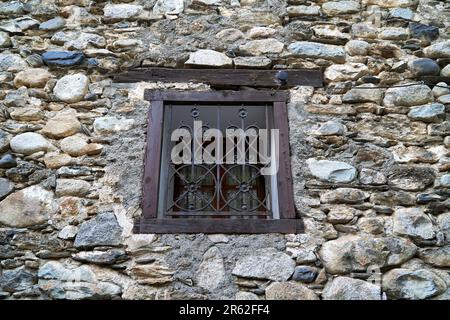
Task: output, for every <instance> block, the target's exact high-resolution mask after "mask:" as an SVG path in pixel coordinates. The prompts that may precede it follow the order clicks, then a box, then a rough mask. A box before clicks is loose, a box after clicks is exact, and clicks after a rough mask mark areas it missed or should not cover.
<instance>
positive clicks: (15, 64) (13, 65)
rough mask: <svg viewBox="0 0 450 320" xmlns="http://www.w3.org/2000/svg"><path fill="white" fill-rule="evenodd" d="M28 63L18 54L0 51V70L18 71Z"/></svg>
mask: <svg viewBox="0 0 450 320" xmlns="http://www.w3.org/2000/svg"><path fill="white" fill-rule="evenodd" d="M27 67H28V64H27V63H26V62H25V60H23V59H22V57H21V56H19V55H18V54H8V53H0V71H9V72H18V71H22V70H23V69H25V68H27Z"/></svg>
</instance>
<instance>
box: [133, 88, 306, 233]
mask: <svg viewBox="0 0 450 320" xmlns="http://www.w3.org/2000/svg"><path fill="white" fill-rule="evenodd" d="M144 97H145V99H146V100H147V101H149V102H150V111H149V114H148V126H147V146H146V152H145V160H144V178H143V182H142V183H143V186H142V189H143V190H142V191H143V198H142V216H141V217H140V218H138V219H136V221H135V224H134V232H135V233H160V234H161V233H234V234H239V233H301V232H303V223H302V221H301V219H299V218H296V212H295V207H294V193H293V185H292V174H291V165H290V153H289V123H288V115H287V106H286V103H287V100H288V94H287V93H286V92H283V91H257V90H255V91H226V90H224V91H205V92H201V91H200V92H195V91H174V90H146V91H145V94H144ZM171 102H178V103H180V102H187V103H189V102H198V103H200V102H202V103H203V102H211V103H220V102H237V103H241V102H242V103H245V102H258V103H271V104H273V114H274V126H275V128H276V129H279V137H280V145H279V167H278V177H277V184H278V186H277V187H278V199H279V201H278V203H279V212H280V218H279V219H272V220H270V219H267V220H263V219H213V218H202V219H166V218H158V198H159V185H160V181H159V179H160V170H161V169H160V168H161V153H162V139H163V128H164V105H165V104H168V103H171ZM156 172H157V173H158V174H155V173H156Z"/></svg>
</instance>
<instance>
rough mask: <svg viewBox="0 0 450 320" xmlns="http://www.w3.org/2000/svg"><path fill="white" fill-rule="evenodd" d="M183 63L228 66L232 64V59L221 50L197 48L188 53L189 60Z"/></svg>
mask: <svg viewBox="0 0 450 320" xmlns="http://www.w3.org/2000/svg"><path fill="white" fill-rule="evenodd" d="M185 64H187V65H194V66H204V67H205V66H208V67H230V66H231V65H232V64H233V60H231V59H230V58H228V57H227V56H226V55H225V54H223V53H221V52H217V51H214V50H198V51H196V52H194V53H191V54H190V55H189V60H188V61H186V62H185Z"/></svg>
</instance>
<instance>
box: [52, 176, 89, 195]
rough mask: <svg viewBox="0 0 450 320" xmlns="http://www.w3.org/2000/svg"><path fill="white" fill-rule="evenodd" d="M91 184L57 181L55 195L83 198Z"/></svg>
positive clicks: (75, 180) (76, 180)
mask: <svg viewBox="0 0 450 320" xmlns="http://www.w3.org/2000/svg"><path fill="white" fill-rule="evenodd" d="M90 189H91V184H90V183H89V182H87V181H84V180H80V179H58V180H56V189H55V192H56V195H57V196H58V197H62V196H79V197H83V196H85V195H87V194H88V193H89V190H90Z"/></svg>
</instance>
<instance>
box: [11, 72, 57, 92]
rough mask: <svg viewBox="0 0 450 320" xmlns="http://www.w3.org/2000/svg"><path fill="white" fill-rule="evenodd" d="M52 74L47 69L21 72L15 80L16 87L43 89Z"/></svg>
mask: <svg viewBox="0 0 450 320" xmlns="http://www.w3.org/2000/svg"><path fill="white" fill-rule="evenodd" d="M51 76H52V74H51V73H50V72H48V71H47V70H45V69H41V68H32V69H27V70H24V71H21V72H19V73H18V74H17V75H16V77H15V78H14V85H15V86H16V87H17V88H20V87H21V86H25V87H29V88H43V87H45V84H46V83H47V81H48V80H49V79H50V78H51Z"/></svg>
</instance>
